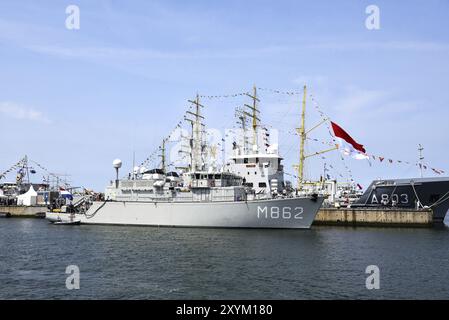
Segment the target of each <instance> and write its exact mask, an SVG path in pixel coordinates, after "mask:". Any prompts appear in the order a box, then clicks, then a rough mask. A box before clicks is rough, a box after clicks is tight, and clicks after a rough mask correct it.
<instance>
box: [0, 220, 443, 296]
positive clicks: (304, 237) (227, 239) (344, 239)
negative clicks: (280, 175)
mask: <svg viewBox="0 0 449 320" xmlns="http://www.w3.org/2000/svg"><path fill="white" fill-rule="evenodd" d="M68 265H77V266H78V267H79V269H80V286H81V288H80V289H79V290H68V289H67V288H66V286H65V282H66V277H67V276H68V275H67V274H65V270H66V267H67V266H68ZM368 265H377V266H378V267H379V268H380V289H379V290H367V289H366V287H365V279H366V277H367V276H368V275H367V274H365V268H366V267H367V266H368ZM0 298H3V299H22V298H26V299H52V298H56V299H92V298H94V299H101V298H106V299H178V298H180V299H183V298H186V299H203V298H207V299H333V298H336V299H344V298H362V299H366V298H376V299H377V298H400V299H403V298H424V299H428V298H437V299H448V298H449V229H447V228H441V229H397V228H394V229H390V228H356V229H354V228H341V227H313V228H312V230H243V229H242V230H239V229H194V228H192V229H184V228H153V227H126V226H54V225H50V224H48V223H47V221H45V220H41V219H16V218H10V219H6V218H2V219H0Z"/></svg>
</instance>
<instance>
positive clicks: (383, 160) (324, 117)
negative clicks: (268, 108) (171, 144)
mask: <svg viewBox="0 0 449 320" xmlns="http://www.w3.org/2000/svg"><path fill="white" fill-rule="evenodd" d="M257 89H258V90H261V91H266V92H271V93H275V94H281V95H287V96H295V95H302V94H303V91H295V90H291V91H286V90H278V89H271V88H264V87H257ZM248 94H249V93H248V92H238V93H232V94H221V95H200V96H199V97H200V98H206V99H226V98H236V97H239V96H245V95H248ZM309 97H310V99H311V101H312V104H313V107H314V108H315V110H316V111H317V112H318V114H319V115H320V118H321V120H322V121H323V123H324V124H325V126H326V128H327V131H328V133H329V135H330V136H331V137H332V143H329V142H324V141H319V140H318V139H311V140H313V141H315V142H319V143H323V144H326V145H331V146H333V145H335V144H336V140H335V138H334V134H333V132H332V130H331V127H330V117H329V116H328V115H327V114H326V113H325V112H324V111H323V110H322V109H321V107H320V105H319V103H318V101H317V100H316V98H315V97H314V96H313V95H312V94H309ZM184 120H185V117H184ZM182 122H183V121H180V122H179V123H178V124H177V126H176V127H175V129H174V130H173V131H172V132H171V133H170V135H169V136H168V138H166V139H165V141H168V140H169V139H170V137H171V136H172V134H173V133H174V132H175V130H177V129H178V128H180V127H181V124H182ZM289 133H292V132H289ZM294 134H297V133H296V132H295V133H294ZM222 140H223V139H222ZM160 149H161V147H159V148H158V149H157V150H155V151H154V152H153V153H152V154H151V155H150V156H149V157H148V158H147V159H145V160H144V161H143V162H142V164H141V166H143V165H145V164H147V163H149V162H150V161H151V160H152V159H154V157H155V156H156V155H157V152H158V151H159V150H160ZM367 156H369V158H370V159H372V160H373V161H379V163H390V164H395V163H397V164H406V165H411V164H413V165H417V166H419V167H420V168H422V169H424V170H432V171H433V172H434V173H436V174H438V175H441V174H444V173H445V171H444V170H441V169H437V168H433V167H430V166H429V165H428V164H424V163H419V162H418V163H413V162H410V161H404V160H394V159H390V158H387V157H384V156H378V155H371V154H367ZM322 158H323V159H325V157H324V156H322ZM340 159H341V161H342V163H343V166H344V168H345V170H346V171H347V174H348V176H349V180H351V181H354V179H353V175H352V171H351V169H350V168H349V167H348V166H347V165H346V160H345V158H344V157H343V155H340ZM329 167H331V168H333V167H332V166H331V165H330V166H329ZM339 175H340V176H341V177H343V175H341V174H339ZM0 177H1V176H0Z"/></svg>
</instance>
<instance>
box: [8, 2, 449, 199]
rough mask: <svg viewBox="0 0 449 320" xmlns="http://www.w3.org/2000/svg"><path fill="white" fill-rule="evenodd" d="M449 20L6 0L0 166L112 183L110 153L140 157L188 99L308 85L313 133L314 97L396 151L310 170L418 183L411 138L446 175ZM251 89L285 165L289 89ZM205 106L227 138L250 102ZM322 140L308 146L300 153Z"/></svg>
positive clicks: (333, 155)
mask: <svg viewBox="0 0 449 320" xmlns="http://www.w3.org/2000/svg"><path fill="white" fill-rule="evenodd" d="M69 5H76V6H78V7H79V9H80V28H79V29H68V28H67V27H66V19H67V17H68V16H69V14H67V13H66V8H67V6H69ZM369 5H376V6H377V7H378V8H379V21H380V24H379V26H380V29H375V30H370V29H368V28H367V27H366V24H365V20H366V19H367V18H368V16H369V14H367V13H366V8H367V6H369ZM448 15H449V1H447V0H430V1H410V0H407V1H405V0H404V1H401V0H398V1H375V0H373V1H362V0H352V1H351V0H342V1H330V0H329V1H324V0H319V1H264V0H260V1H253V0H248V1H234V0H227V1H193V0H192V1H167V0H164V1H140V0H133V1H112V0H109V1H105V0H104V1H100V0H89V1H74V0H72V1H56V0H55V1H38V2H37V1H24V0H20V1H8V0H2V1H1V2H0V75H1V77H0V130H1V140H0V141H1V149H0V171H2V170H6V169H8V168H9V167H10V166H11V165H12V164H14V163H15V162H17V161H18V160H19V159H20V158H21V157H23V156H24V155H25V154H26V155H28V157H29V158H30V159H33V160H34V161H37V162H38V163H40V164H42V165H43V166H45V167H46V168H48V170H49V171H51V172H54V173H60V174H67V175H69V180H70V181H71V182H72V184H73V185H74V186H83V187H87V188H94V189H96V190H99V191H100V190H103V188H104V186H105V185H106V184H107V183H109V181H110V180H111V179H113V178H114V169H113V167H112V161H113V160H114V159H116V158H120V159H122V161H123V168H122V171H123V172H126V171H127V170H128V171H129V170H130V169H131V168H132V162H133V153H135V158H136V162H137V163H138V162H141V161H142V160H144V159H146V158H147V157H148V156H149V155H150V154H151V153H152V152H153V151H154V150H155V149H156V148H157V147H158V146H159V145H160V143H161V140H162V139H163V138H164V137H165V136H166V135H167V134H168V133H170V131H171V130H172V129H173V128H174V126H175V125H176V124H177V123H178V121H179V120H180V119H182V117H183V114H184V112H185V110H186V109H187V108H188V107H189V103H188V101H187V100H188V99H192V98H194V97H195V95H196V94H197V93H198V94H200V95H223V94H233V93H240V92H247V91H249V90H251V88H252V87H253V85H256V86H257V87H259V88H268V89H278V90H282V91H288V92H290V91H295V92H296V91H301V90H302V87H303V85H304V84H306V85H307V87H308V99H307V121H306V125H307V126H308V127H309V128H310V127H312V126H313V125H315V124H316V123H318V122H319V121H320V117H319V114H318V113H317V112H316V107H315V106H316V105H318V106H319V108H320V110H322V111H323V112H324V113H325V114H326V115H327V116H328V117H329V118H330V119H331V120H332V121H334V122H336V123H338V124H339V125H340V126H341V127H343V128H344V129H345V130H346V131H347V132H348V133H350V134H351V135H352V136H353V138H354V139H356V140H357V142H359V143H361V144H363V145H364V146H365V148H366V150H367V152H368V153H369V154H371V155H377V156H382V157H385V158H386V159H393V160H395V163H393V164H390V163H389V162H387V161H384V162H382V163H380V162H379V161H375V160H370V161H366V160H355V159H351V158H348V157H344V158H343V160H342V159H341V156H340V153H339V152H336V151H334V152H330V153H327V154H323V157H325V158H324V159H323V158H322V157H311V158H310V159H308V160H307V164H306V173H307V175H308V177H310V178H317V177H319V175H320V173H321V172H322V171H323V167H324V163H326V165H327V167H328V168H329V165H330V166H332V169H331V170H330V172H329V173H330V175H331V176H333V177H336V178H338V179H339V180H348V179H349V178H351V177H352V178H353V179H354V181H356V182H357V183H360V184H361V185H362V186H364V187H365V186H367V184H368V183H369V182H370V181H371V180H373V179H376V178H405V177H416V176H419V174H420V173H419V170H418V168H417V166H416V165H414V164H415V163H416V161H417V158H418V151H417V148H418V144H422V145H423V147H424V151H423V153H424V156H425V162H426V163H427V164H428V166H429V167H432V168H437V169H441V170H445V171H446V175H447V173H449V165H448V159H449V138H448V136H449V126H448V122H449V90H448V84H449V60H448V57H449V19H448ZM259 98H260V100H261V102H260V109H261V115H262V122H263V123H264V124H266V125H269V126H271V127H270V128H273V129H277V130H279V148H280V153H281V155H282V156H284V158H285V160H284V162H285V168H286V172H287V173H290V174H293V173H294V172H293V169H292V164H293V163H295V162H297V158H298V152H299V151H298V149H299V147H298V137H297V136H295V135H294V134H292V132H293V131H294V128H295V127H297V126H298V125H299V116H300V113H299V112H300V105H301V96H300V95H279V94H274V93H272V92H270V91H267V90H266V91H263V90H259ZM312 98H313V100H312ZM202 103H203V104H204V105H205V108H204V116H205V123H206V124H207V126H208V127H210V128H215V129H217V130H220V131H221V132H224V130H225V129H229V128H232V127H233V126H235V120H234V108H235V107H237V106H241V105H242V104H243V103H248V99H246V100H245V99H244V98H242V97H239V98H235V99H233V98H216V99H207V98H204V99H202ZM310 137H311V138H315V139H318V140H319V141H327V140H329V133H328V131H327V128H326V127H325V126H322V127H319V128H317V129H316V130H314V131H313V132H311V133H310ZM323 146H324V145H323V144H320V142H317V143H315V144H314V143H313V141H310V143H308V148H307V151H308V152H309V153H313V152H316V151H319V150H321V149H322V148H323ZM324 147H325V146H324ZM397 160H401V161H408V162H410V163H411V164H410V165H406V164H403V163H402V164H399V163H396V161H397ZM348 170H350V171H348ZM424 175H425V176H435V174H434V172H432V171H431V170H425V171H424ZM8 179H9V180H13V179H14V177H12V178H11V177H8ZM33 179H35V180H39V179H40V176H39V174H37V175H36V176H35V177H33Z"/></svg>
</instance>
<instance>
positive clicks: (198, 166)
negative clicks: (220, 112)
mask: <svg viewBox="0 0 449 320" xmlns="http://www.w3.org/2000/svg"><path fill="white" fill-rule="evenodd" d="M189 102H190V103H192V104H193V105H194V106H195V112H191V111H187V113H188V114H190V115H191V116H193V119H187V118H186V120H187V121H189V122H190V123H191V124H192V142H191V170H192V171H201V170H203V161H202V154H203V139H202V132H203V127H204V124H203V123H202V122H201V121H202V120H203V119H204V117H203V116H202V115H201V108H204V106H203V105H202V104H200V96H199V95H198V94H197V95H196V99H195V100H189Z"/></svg>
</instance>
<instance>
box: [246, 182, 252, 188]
mask: <svg viewBox="0 0 449 320" xmlns="http://www.w3.org/2000/svg"><path fill="white" fill-rule="evenodd" d="M245 185H246V186H247V187H249V188H252V187H253V186H254V184H253V183H252V182H248V183H245Z"/></svg>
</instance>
